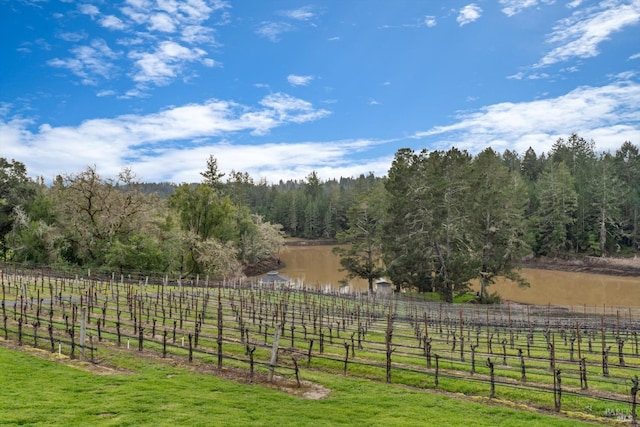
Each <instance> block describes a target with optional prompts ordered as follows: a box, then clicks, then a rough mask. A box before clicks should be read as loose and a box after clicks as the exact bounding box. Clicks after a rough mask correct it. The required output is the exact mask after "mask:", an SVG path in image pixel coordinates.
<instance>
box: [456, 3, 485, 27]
mask: <svg viewBox="0 0 640 427" xmlns="http://www.w3.org/2000/svg"><path fill="white" fill-rule="evenodd" d="M481 15H482V9H481V8H480V6H478V5H477V4H475V3H471V4H468V5H466V6H465V7H463V8H462V9H460V13H459V14H458V17H457V18H456V21H457V22H458V24H460V26H461V27H462V26H463V25H467V24H470V23H472V22H474V21H476V20H478V19H479V18H480V16H481Z"/></svg>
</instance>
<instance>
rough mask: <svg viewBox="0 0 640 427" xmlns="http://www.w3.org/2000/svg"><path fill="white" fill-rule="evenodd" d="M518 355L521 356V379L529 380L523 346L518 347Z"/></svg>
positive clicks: (523, 380)
mask: <svg viewBox="0 0 640 427" xmlns="http://www.w3.org/2000/svg"><path fill="white" fill-rule="evenodd" d="M518 356H520V379H521V380H522V382H525V381H527V370H526V367H525V365H524V355H523V353H522V349H521V348H519V349H518Z"/></svg>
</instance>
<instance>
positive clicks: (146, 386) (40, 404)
mask: <svg viewBox="0 0 640 427" xmlns="http://www.w3.org/2000/svg"><path fill="white" fill-rule="evenodd" d="M0 343H2V340H1V339H0ZM30 351H31V352H33V351H34V350H33V349H31V350H30ZM104 352H106V353H105V354H102V358H103V364H104V363H107V361H108V365H109V366H111V367H112V368H114V371H113V372H112V373H111V374H108V375H105V374H104V373H105V371H100V373H101V375H98V374H96V373H93V372H88V371H85V370H83V369H80V368H79V366H81V365H82V364H85V365H86V362H79V361H75V362H73V363H72V364H71V365H69V364H65V363H60V361H55V360H49V359H47V358H44V357H42V356H36V355H33V354H31V353H28V352H24V351H18V350H13V349H8V348H5V347H2V346H0V390H2V392H1V393H0V408H1V411H0V424H1V425H3V426H8V425H43V426H44V425H55V426H60V425H64V426H75V425H77V426H86V425H92V426H142V425H153V426H165V425H166V426H209V425H222V426H248V425H252V426H260V425H263V426H277V425H280V426H288V425H296V426H306V425H313V426H335V425H363V426H413V425H415V426H431V425H433V426H469V425H473V426H525V425H526V426H536V425H540V426H579V425H590V424H588V423H583V422H580V421H577V420H575V419H567V418H563V417H557V416H554V415H548V414H541V413H536V412H532V411H530V410H519V409H518V408H513V409H511V408H507V407H504V406H502V405H500V404H494V403H488V400H487V399H476V400H477V401H475V402H474V401H471V400H470V399H469V398H466V397H459V398H456V397H455V396H453V397H452V396H449V395H444V394H441V393H435V392H430V391H421V390H415V389H411V388H407V387H404V386H399V385H388V384H384V383H379V382H375V381H369V380H363V379H357V378H352V377H343V376H340V375H332V374H326V373H322V372H308V373H305V376H304V379H305V380H311V381H314V382H317V383H320V384H322V385H324V386H325V387H327V388H328V389H330V393H329V394H328V395H327V396H326V397H325V398H323V399H319V400H309V399H305V398H301V397H296V396H292V395H290V394H287V393H285V392H283V391H278V390H273V389H271V388H267V387H265V386H263V385H258V384H244V383H242V382H239V381H233V380H225V379H221V378H219V377H218V376H216V375H213V374H208V373H201V372H194V371H193V369H189V367H188V366H172V365H170V364H167V363H162V362H160V361H154V360H152V359H149V358H140V357H137V356H136V355H135V352H131V353H128V352H126V351H123V350H119V351H115V350H114V351H113V352H109V350H108V349H107V350H104ZM104 352H103V353H104ZM40 353H41V354H44V352H40ZM47 357H52V356H50V355H47ZM61 360H62V361H66V362H70V361H69V360H68V359H67V358H66V357H65V356H62V358H61ZM73 364H75V365H76V366H73ZM591 425H593V424H591Z"/></svg>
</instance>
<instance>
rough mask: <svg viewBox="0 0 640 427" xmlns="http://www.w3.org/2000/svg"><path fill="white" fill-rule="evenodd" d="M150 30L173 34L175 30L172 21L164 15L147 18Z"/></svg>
mask: <svg viewBox="0 0 640 427" xmlns="http://www.w3.org/2000/svg"><path fill="white" fill-rule="evenodd" d="M149 23H150V24H151V25H150V27H149V28H150V29H151V30H157V31H162V32H165V33H173V32H174V31H175V30H176V24H175V23H174V22H173V19H171V17H170V16H169V15H167V14H166V13H154V14H153V15H151V16H150V17H149Z"/></svg>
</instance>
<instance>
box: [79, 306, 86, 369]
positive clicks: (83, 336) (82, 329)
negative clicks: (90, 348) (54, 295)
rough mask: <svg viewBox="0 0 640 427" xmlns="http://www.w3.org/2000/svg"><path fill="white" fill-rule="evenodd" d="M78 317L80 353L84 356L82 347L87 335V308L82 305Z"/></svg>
mask: <svg viewBox="0 0 640 427" xmlns="http://www.w3.org/2000/svg"><path fill="white" fill-rule="evenodd" d="M81 313H82V317H81V318H80V354H81V355H82V356H83V357H84V347H85V341H86V336H87V308H86V307H82V311H81Z"/></svg>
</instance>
